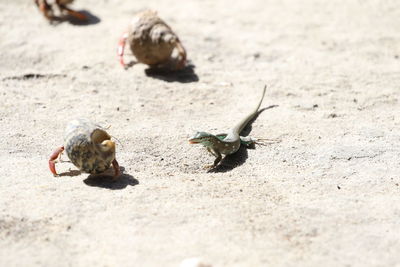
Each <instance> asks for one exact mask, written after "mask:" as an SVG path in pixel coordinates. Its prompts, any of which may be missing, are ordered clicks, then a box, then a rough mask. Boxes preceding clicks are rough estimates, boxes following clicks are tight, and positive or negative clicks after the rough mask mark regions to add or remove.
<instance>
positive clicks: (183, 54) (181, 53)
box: [176, 40, 186, 70]
mask: <svg viewBox="0 0 400 267" xmlns="http://www.w3.org/2000/svg"><path fill="white" fill-rule="evenodd" d="M176 49H178V52H179V56H180V60H179V63H178V65H177V67H176V68H177V69H178V70H180V69H183V68H184V67H185V65H186V50H185V48H184V47H183V45H182V44H181V42H180V41H179V40H178V41H177V42H176Z"/></svg>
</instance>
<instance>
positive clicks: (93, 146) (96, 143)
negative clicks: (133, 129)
mask: <svg viewBox="0 0 400 267" xmlns="http://www.w3.org/2000/svg"><path fill="white" fill-rule="evenodd" d="M64 139H65V141H64V146H61V147H59V148H57V149H55V150H54V152H53V153H52V154H51V156H50V158H49V168H50V171H51V172H52V173H53V175H54V176H57V175H58V174H57V172H56V168H55V163H56V160H57V158H58V157H59V156H60V155H61V153H62V152H63V151H66V152H67V155H68V158H69V159H70V160H71V162H72V163H73V164H74V165H75V166H76V167H78V168H79V170H80V171H82V172H87V173H91V174H99V173H103V172H104V171H106V170H107V169H109V168H110V166H111V165H112V166H113V168H114V173H115V174H114V179H116V178H117V177H118V176H120V169H119V165H118V162H117V160H116V159H115V143H114V142H113V141H111V136H110V135H109V134H108V133H107V132H106V131H105V130H104V128H102V127H101V126H99V125H97V124H95V123H93V122H91V121H89V120H88V119H76V120H73V121H71V122H69V123H68V124H67V127H66V129H65V136H64Z"/></svg>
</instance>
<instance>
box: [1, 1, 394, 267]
mask: <svg viewBox="0 0 400 267" xmlns="http://www.w3.org/2000/svg"><path fill="white" fill-rule="evenodd" d="M73 7H74V8H75V9H78V10H86V11H87V12H90V14H91V16H92V19H91V23H90V24H89V25H73V24H70V23H67V22H66V23H61V24H59V25H57V26H51V25H49V24H48V23H47V22H46V20H45V19H44V18H43V17H42V16H41V15H40V14H39V12H38V10H37V8H36V7H35V6H34V4H33V1H27V0H13V1H8V0H1V1H0V14H1V16H0V21H1V27H0V49H1V54H0V62H1V64H0V105H1V106H0V121H1V126H2V127H1V130H0V136H1V143H0V152H1V153H0V159H1V165H0V172H1V173H2V175H1V179H0V190H1V194H0V265H1V266H178V265H179V263H180V262H181V261H182V260H183V259H185V258H188V257H202V258H204V259H205V261H206V262H209V263H212V264H213V266H400V254H399V251H400V231H399V229H400V186H399V184H400V177H399V173H400V165H399V164H400V161H399V158H400V157H399V155H400V147H399V142H400V137H399V130H400V118H399V117H400V116H399V115H400V108H399V97H400V68H399V64H400V3H399V2H398V1H395V0H392V1H374V0H367V1H356V0H352V1H350V0H349V1H339V0H333V1H322V0H320V1H319V0H304V1H297V0H285V1H280V0H279V1H278V0H270V1H264V0H250V1H237V3H233V1H229V0H220V1H213V0H205V1H195V0H191V1H189V0H187V1H173V0H165V1H145V0H142V1H139V0H135V1H125V0H114V1H107V0H80V1H76V3H75V4H74V5H73ZM145 8H153V9H156V10H158V12H159V14H160V16H161V17H162V18H164V19H165V20H166V21H167V22H168V23H169V24H170V25H171V26H172V27H173V29H174V30H175V31H176V32H177V34H178V35H179V36H180V38H181V40H182V42H183V44H184V45H185V47H186V49H187V51H188V57H189V59H190V60H191V62H192V64H193V65H194V66H195V68H194V71H193V72H190V71H189V70H187V71H184V72H181V73H177V74H173V75H168V76H165V75H154V74H151V73H150V74H149V73H147V74H146V72H145V71H146V69H147V67H146V66H145V65H135V66H134V67H132V68H130V69H128V70H124V69H122V68H121V67H120V66H119V64H118V60H117V58H116V46H117V42H118V38H119V36H120V34H121V33H122V32H123V30H124V29H125V28H126V26H127V25H128V22H129V20H130V19H131V17H132V15H133V14H134V13H135V12H137V11H140V10H143V9H145ZM126 59H127V60H128V61H129V59H133V58H132V55H131V54H130V53H128V54H127V56H126ZM31 74H38V75H36V76H35V75H31ZM264 84H267V85H268V91H267V95H266V98H265V100H264V103H263V107H270V106H274V105H277V107H271V108H269V109H266V110H265V111H264V112H262V113H261V114H260V115H259V116H258V118H257V119H256V120H255V121H254V123H253V124H252V127H251V129H249V128H248V129H247V132H249V130H251V132H250V136H256V137H265V138H279V139H281V142H280V143H275V144H271V145H268V146H266V147H256V149H249V150H246V149H242V150H240V152H239V153H238V155H235V156H233V157H229V158H228V159H227V160H225V161H224V162H223V163H224V166H223V167H221V168H218V169H217V170H216V172H207V171H206V170H204V169H203V167H204V166H205V165H207V164H210V163H212V161H213V157H212V156H211V155H209V154H208V153H207V152H206V150H205V149H204V148H203V147H200V146H194V145H189V144H188V142H187V139H188V137H189V136H190V135H191V134H193V133H194V132H195V131H197V130H203V131H210V132H213V133H218V132H223V131H226V129H228V128H229V127H232V126H233V125H234V124H235V123H236V122H238V120H240V119H241V118H242V117H243V116H244V115H246V113H248V112H249V111H250V110H251V109H252V108H253V106H254V104H255V103H256V102H257V100H258V98H259V96H260V93H261V90H262V87H263V86H264ZM76 117H87V118H90V119H92V120H93V121H96V122H98V123H101V124H102V125H104V126H108V125H111V128H110V129H109V133H110V134H112V135H113V136H115V137H117V138H118V139H119V140H120V143H121V145H118V151H117V158H118V160H119V163H120V165H121V166H123V168H124V175H123V176H122V177H121V179H120V181H119V182H117V183H112V182H111V180H110V179H109V177H104V176H100V177H94V178H93V177H90V178H89V177H88V174H76V173H75V172H71V174H75V175H74V176H72V177H71V176H61V177H58V178H54V177H53V176H52V175H51V174H50V172H49V170H48V167H47V159H48V156H49V154H50V152H51V151H52V150H53V149H54V148H55V147H57V146H59V145H62V144H63V132H64V128H65V125H66V123H67V122H68V121H69V120H71V119H73V118H76ZM57 168H58V169H59V171H60V172H66V171H68V170H69V169H71V170H75V169H76V168H75V167H74V166H73V165H72V164H70V163H61V164H58V165H57Z"/></svg>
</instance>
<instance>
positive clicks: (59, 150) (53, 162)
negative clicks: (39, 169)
mask: <svg viewBox="0 0 400 267" xmlns="http://www.w3.org/2000/svg"><path fill="white" fill-rule="evenodd" d="M63 151H64V147H63V146H61V147H59V148H57V149H56V150H54V151H53V153H51V155H50V158H49V169H50V171H51V173H53V175H54V176H57V172H56V159H57V158H58V156H59V155H60V154H61V153H62V152H63Z"/></svg>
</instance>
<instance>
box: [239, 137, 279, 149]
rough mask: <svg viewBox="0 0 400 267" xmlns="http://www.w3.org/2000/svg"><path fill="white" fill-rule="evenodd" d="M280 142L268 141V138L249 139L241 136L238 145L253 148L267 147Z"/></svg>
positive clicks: (275, 140) (276, 140)
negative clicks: (257, 146) (256, 146)
mask: <svg viewBox="0 0 400 267" xmlns="http://www.w3.org/2000/svg"><path fill="white" fill-rule="evenodd" d="M279 142H281V140H280V139H269V138H251V137H250V136H246V137H244V136H241V137H240V143H241V144H242V145H244V146H246V147H253V146H255V145H259V146H267V145H270V144H274V143H279Z"/></svg>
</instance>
